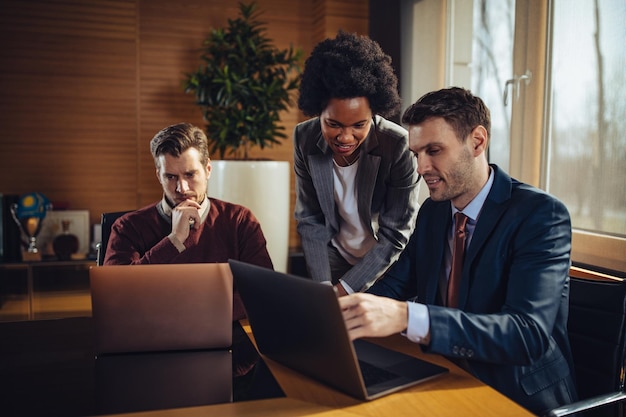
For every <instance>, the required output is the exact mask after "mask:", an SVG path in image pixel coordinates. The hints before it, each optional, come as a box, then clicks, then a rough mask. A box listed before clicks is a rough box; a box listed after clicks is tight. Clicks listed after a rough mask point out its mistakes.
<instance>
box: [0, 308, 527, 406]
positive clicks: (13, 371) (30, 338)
mask: <svg viewBox="0 0 626 417" xmlns="http://www.w3.org/2000/svg"><path fill="white" fill-rule="evenodd" d="M46 329H47V330H46ZM239 330H241V328H239ZM239 330H237V331H239ZM243 330H244V331H245V332H246V333H248V334H249V335H250V336H251V333H250V328H249V326H247V325H246V324H245V323H244V326H243ZM46 331H47V332H50V331H51V332H53V334H52V337H51V336H50V334H48V336H47V337H44V335H43V334H42V335H39V336H38V335H37V332H43V333H45V332H46ZM90 332H91V321H90V319H89V318H78V319H60V320H49V321H39V322H19V323H17V322H16V323H0V375H2V378H1V379H0V390H1V391H0V392H1V393H2V395H0V414H2V415H14V414H15V415H33V416H34V415H64V416H70V415H96V414H97V415H104V414H106V413H104V412H102V411H103V410H102V409H97V408H96V407H95V406H94V395H95V392H96V391H97V390H96V388H95V383H94V382H93V381H94V374H93V370H94V367H93V362H94V358H93V354H92V353H91V349H92V347H91V337H90V335H91V333H90ZM244 336H245V335H244ZM38 339H41V340H43V341H44V342H45V343H39V342H38V341H37V340H38ZM252 339H253V338H252ZM5 341H7V342H5ZM374 341H376V342H377V343H380V344H382V345H384V346H387V347H390V348H393V349H395V350H398V351H401V352H404V353H407V354H409V355H413V356H417V357H420V358H422V359H424V360H428V361H431V362H433V363H437V364H439V365H442V366H445V367H447V368H448V369H449V370H450V372H449V373H448V374H446V375H443V376H441V377H438V378H436V379H434V380H431V381H427V382H425V383H423V384H420V385H417V386H414V387H411V388H408V389H406V390H403V391H400V392H397V393H394V394H390V395H388V396H385V397H382V398H379V399H377V400H375V401H370V402H361V401H359V400H356V399H354V398H351V397H349V396H347V395H344V394H342V393H340V392H337V391H335V390H333V389H331V388H328V387H326V386H324V385H323V384H320V383H318V382H316V381H313V380H311V379H310V378H308V377H306V376H303V375H301V374H299V373H297V372H294V371H292V370H290V369H288V368H286V367H284V366H282V365H280V364H278V363H275V362H273V361H271V360H269V359H267V358H264V360H261V361H256V360H257V359H258V357H256V356H254V355H253V356H251V357H250V358H253V359H255V362H254V364H255V369H256V370H255V379H251V378H247V379H244V380H243V383H241V382H240V386H239V387H238V386H237V383H236V382H234V385H233V392H234V393H235V394H234V396H235V397H238V398H235V402H232V403H225V404H215V405H198V406H193V407H182V408H175V409H167V410H165V409H160V408H163V407H158V409H157V408H155V409H154V410H155V411H145V412H142V413H140V414H136V413H135V414H133V413H130V412H127V411H115V413H125V414H116V415H118V416H138V415H141V416H143V417H148V416H150V417H159V416H166V415H167V416H181V417H182V416H191V417H194V416H240V417H241V416H244V417H245V416H275V415H281V416H312V415H315V416H326V415H333V416H346V417H349V416H393V417H402V416H409V415H410V416H414V415H416V414H419V415H425V416H451V417H452V416H454V417H457V416H468V417H472V416H481V417H489V416H494V417H495V416H498V417H499V416H510V417H515V416H519V417H524V416H525V417H529V416H532V415H533V414H531V413H530V412H528V411H526V410H525V409H523V408H522V407H520V406H519V405H517V404H515V403H514V402H512V401H511V400H509V399H508V398H506V397H505V396H503V395H502V394H500V393H498V392H497V391H495V390H493V389H492V388H490V387H488V386H486V385H484V384H483V383H481V382H480V381H478V380H477V379H476V378H474V377H472V376H471V375H469V374H468V373H466V372H465V371H463V370H462V369H460V368H458V367H457V366H455V365H454V364H453V363H451V362H449V361H447V360H446V359H445V358H443V357H441V356H438V355H430V354H424V353H423V352H421V350H420V349H419V347H418V346H416V345H415V344H413V343H411V342H408V341H407V340H406V339H405V338H403V337H401V336H394V337H389V338H384V339H379V340H374ZM244 345H245V343H244ZM235 352H236V349H233V354H235ZM246 352H247V351H246V350H242V351H241V352H240V353H239V355H244V361H243V362H242V363H243V367H244V368H246V365H245V364H246V361H247V359H246V358H248V357H247V355H248V353H246ZM240 359H241V358H240V357H238V358H237V360H236V361H235V362H240ZM248 359H249V358H248ZM258 364H260V366H257V365H258ZM265 364H267V365H268V366H269V369H270V370H271V375H270V374H268V375H264V374H263V372H262V371H263V369H267V368H265ZM248 365H249V363H248ZM234 368H236V367H234ZM257 371H258V372H257ZM55 375H56V376H55ZM245 375H250V373H246V374H245ZM55 380H56V383H54V381H55ZM235 380H236V379H235V378H234V379H233V381H235ZM51 381H52V382H51ZM276 381H277V382H278V384H279V385H280V387H278V386H277V385H276V384H275V383H276ZM242 387H243V388H242ZM283 393H284V394H285V395H286V398H285V395H283ZM6 411H9V412H8V413H5V412H6ZM112 414H113V413H111V415H112Z"/></svg>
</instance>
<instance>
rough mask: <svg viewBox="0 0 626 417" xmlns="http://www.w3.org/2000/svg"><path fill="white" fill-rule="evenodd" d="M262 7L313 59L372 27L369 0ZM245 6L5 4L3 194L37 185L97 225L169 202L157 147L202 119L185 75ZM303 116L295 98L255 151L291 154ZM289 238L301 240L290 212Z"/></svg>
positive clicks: (62, 0) (293, 243) (278, 33)
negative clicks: (273, 138)
mask: <svg viewBox="0 0 626 417" xmlns="http://www.w3.org/2000/svg"><path fill="white" fill-rule="evenodd" d="M257 3H258V5H259V7H260V9H261V10H263V15H262V19H263V20H264V21H265V22H267V28H268V34H269V36H270V37H271V38H272V39H273V40H274V43H275V44H276V45H277V46H279V47H281V48H284V47H288V46H289V45H290V44H292V45H294V46H295V47H299V48H302V49H303V51H304V53H305V57H306V56H307V55H308V53H310V51H311V49H312V48H313V46H314V45H315V43H317V41H319V40H321V39H322V38H323V37H322V38H321V37H320V36H324V37H325V36H326V35H328V36H334V34H335V33H336V31H337V29H338V28H344V29H345V30H349V31H356V32H362V33H366V32H367V2H365V1H362V0H258V1H257ZM364 3H365V4H364ZM237 13H238V5H237V2H234V1H231V0H180V1H176V2H174V1H171V0H29V1H23V0H2V1H1V2H0V110H1V111H0V124H1V125H2V127H3V131H2V134H0V193H5V194H22V193H25V192H30V191H40V192H42V193H44V194H45V195H46V196H48V197H49V198H50V199H51V200H52V201H54V202H55V203H57V207H61V206H64V207H67V208H70V209H87V210H89V211H90V213H91V219H90V220H91V222H92V223H97V222H99V218H100V214H101V213H102V212H106V211H118V210H127V209H132V208H138V207H141V206H143V205H146V204H149V203H151V202H153V201H155V200H156V199H158V198H160V196H161V189H160V186H159V184H158V182H157V181H156V178H155V175H154V164H153V162H152V158H151V156H150V154H149V148H148V143H149V141H150V139H151V138H152V136H154V134H155V133H156V132H157V131H158V130H160V129H161V128H163V127H165V126H167V125H169V124H172V123H176V122H179V121H189V122H192V123H196V124H198V125H202V119H201V115H200V111H199V109H198V108H197V107H196V106H195V105H194V103H193V98H192V97H191V96H189V95H185V94H184V92H183V91H182V87H181V82H182V78H183V74H184V73H185V72H186V71H190V70H192V69H194V68H195V67H196V66H197V65H198V63H199V48H200V47H201V43H202V40H203V39H204V37H205V35H206V34H207V33H208V32H209V30H210V29H211V28H212V27H215V26H218V25H219V26H222V25H224V24H225V23H226V21H227V19H228V18H229V17H230V18H232V17H235V16H236V15H237ZM302 120H303V116H302V114H301V113H300V112H299V111H298V110H297V109H296V107H295V106H294V107H293V108H292V109H291V110H290V111H288V112H286V113H285V114H284V117H283V119H282V122H283V124H284V126H285V129H286V130H285V132H286V133H287V135H288V136H289V139H287V140H286V141H284V142H283V143H282V144H281V145H279V146H275V147H273V148H270V149H266V150H264V151H262V152H261V151H259V150H255V151H253V152H252V157H256V158H268V159H275V160H286V161H289V162H293V154H292V153H293V146H292V141H291V134H292V131H293V128H294V127H295V125H296V123H298V122H300V121H302ZM213 157H217V156H216V155H214V156H213ZM293 185H294V179H293V177H292V193H291V195H292V207H293V205H294V203H295V194H294V192H293ZM289 244H290V247H292V248H294V249H295V248H297V247H298V246H299V239H298V236H297V233H296V230H295V222H293V220H292V227H291V234H290V243H289Z"/></svg>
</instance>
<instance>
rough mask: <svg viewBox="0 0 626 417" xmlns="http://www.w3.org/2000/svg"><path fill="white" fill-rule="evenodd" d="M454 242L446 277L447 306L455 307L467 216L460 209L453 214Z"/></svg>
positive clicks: (459, 283) (461, 268) (457, 297)
mask: <svg viewBox="0 0 626 417" xmlns="http://www.w3.org/2000/svg"><path fill="white" fill-rule="evenodd" d="M454 224H455V226H454V243H453V245H452V264H451V267H450V277H449V279H448V307H457V305H458V303H459V288H460V287H461V272H462V270H463V258H464V255H465V238H466V236H467V234H466V233H465V225H466V224H467V216H466V215H465V214H463V213H461V212H460V211H459V212H457V213H455V215H454Z"/></svg>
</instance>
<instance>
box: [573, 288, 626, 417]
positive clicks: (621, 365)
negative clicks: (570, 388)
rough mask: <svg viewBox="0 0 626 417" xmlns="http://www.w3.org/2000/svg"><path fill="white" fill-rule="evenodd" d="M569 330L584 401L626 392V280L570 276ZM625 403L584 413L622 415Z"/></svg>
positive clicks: (577, 378)
mask: <svg viewBox="0 0 626 417" xmlns="http://www.w3.org/2000/svg"><path fill="white" fill-rule="evenodd" d="M568 333H569V337H570V343H571V346H572V354H573V356H574V367H575V375H576V383H577V385H578V395H579V397H580V399H582V400H584V399H587V398H590V397H595V396H598V395H602V394H607V393H611V392H619V391H622V392H623V391H624V380H625V373H624V372H625V369H626V363H625V350H626V348H625V346H626V281H614V282H608V281H597V280H592V279H583V278H576V277H572V278H571V279H570V310H569V321H568ZM623 407H624V402H623V401H622V402H620V403H618V404H613V405H610V406H606V407H601V408H598V409H595V410H590V411H586V412H585V414H584V416H585V417H591V416H594V417H595V416H611V417H614V416H620V417H623V416H624V415H625V414H624V409H623Z"/></svg>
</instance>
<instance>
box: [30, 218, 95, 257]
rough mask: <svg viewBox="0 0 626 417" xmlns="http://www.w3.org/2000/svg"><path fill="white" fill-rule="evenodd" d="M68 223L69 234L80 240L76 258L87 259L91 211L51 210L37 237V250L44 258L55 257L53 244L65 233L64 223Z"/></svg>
mask: <svg viewBox="0 0 626 417" xmlns="http://www.w3.org/2000/svg"><path fill="white" fill-rule="evenodd" d="M65 220H66V221H68V223H69V224H68V230H67V232H68V233H71V234H73V235H75V236H76V237H77V238H78V252H77V253H76V254H75V255H76V257H85V256H87V254H88V253H89V248H90V239H89V210H51V211H49V212H47V213H46V217H45V219H44V220H43V224H42V226H41V231H40V232H39V236H37V248H38V249H39V250H40V251H41V254H42V255H44V256H54V249H53V248H52V242H53V241H54V238H55V237H57V236H58V235H60V234H62V233H64V231H63V224H62V222H63V221H65Z"/></svg>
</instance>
